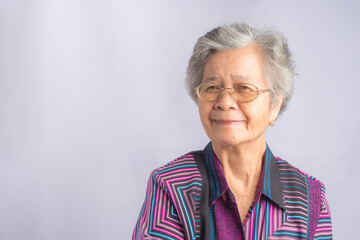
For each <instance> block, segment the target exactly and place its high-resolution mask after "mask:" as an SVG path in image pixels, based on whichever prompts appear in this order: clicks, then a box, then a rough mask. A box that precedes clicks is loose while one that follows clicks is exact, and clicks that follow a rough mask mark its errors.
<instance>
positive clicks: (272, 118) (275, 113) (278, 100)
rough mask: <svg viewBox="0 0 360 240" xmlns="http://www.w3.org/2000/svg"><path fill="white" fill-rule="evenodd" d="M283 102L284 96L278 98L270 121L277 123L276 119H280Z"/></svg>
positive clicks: (272, 108)
mask: <svg viewBox="0 0 360 240" xmlns="http://www.w3.org/2000/svg"><path fill="white" fill-rule="evenodd" d="M283 100H284V98H283V96H278V97H277V98H276V102H275V103H273V104H272V106H271V110H270V121H275V119H276V118H277V117H278V115H279V111H280V109H281V105H282V102H283Z"/></svg>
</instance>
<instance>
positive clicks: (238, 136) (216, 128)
mask: <svg viewBox="0 0 360 240" xmlns="http://www.w3.org/2000/svg"><path fill="white" fill-rule="evenodd" d="M262 57H263V56H262V53H261V52H260V51H259V50H258V49H257V47H256V46H255V45H249V46H246V47H243V48H239V49H235V50H229V51H222V52H216V53H214V54H213V55H212V56H211V57H210V58H209V60H208V61H207V62H206V64H205V66H204V74H203V79H202V82H205V81H209V82H216V83H219V84H221V85H222V86H223V87H224V88H231V87H232V86H233V85H234V84H235V83H240V82H242V83H251V84H253V85H255V86H256V87H258V88H260V89H267V88H268V87H269V86H268V84H267V82H266V80H265V77H264V69H263V68H264V67H263V59H262ZM281 102H282V99H279V101H278V102H277V104H275V106H273V107H271V105H270V94H269V92H265V93H262V94H260V95H258V96H257V98H256V99H255V100H253V101H251V102H246V103H241V102H237V101H236V100H235V99H234V98H233V97H232V96H231V94H230V92H229V91H226V92H225V94H224V95H223V96H222V98H220V99H219V100H218V101H216V102H206V101H203V100H201V99H200V98H198V107H199V113H200V119H201V123H202V125H203V127H204V129H205V132H206V134H207V135H208V137H209V138H210V140H211V141H212V142H213V143H214V144H220V145H223V146H237V145H239V144H242V143H249V142H252V141H257V140H262V139H264V132H265V130H266V129H267V127H268V124H269V122H270V121H271V120H274V119H275V118H276V117H277V114H278V112H279V110H280V106H281Z"/></svg>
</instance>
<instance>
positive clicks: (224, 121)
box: [213, 119, 244, 125]
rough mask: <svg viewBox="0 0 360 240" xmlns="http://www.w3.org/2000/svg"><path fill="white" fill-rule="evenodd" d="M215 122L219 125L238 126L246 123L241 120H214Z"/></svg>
mask: <svg viewBox="0 0 360 240" xmlns="http://www.w3.org/2000/svg"><path fill="white" fill-rule="evenodd" d="M213 121H214V122H215V123H216V124H219V125H236V124H240V123H242V122H244V121H241V120H230V119H213Z"/></svg>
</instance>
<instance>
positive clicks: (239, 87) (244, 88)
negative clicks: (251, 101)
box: [234, 85, 252, 92]
mask: <svg viewBox="0 0 360 240" xmlns="http://www.w3.org/2000/svg"><path fill="white" fill-rule="evenodd" d="M234 89H235V91H242V92H243V91H252V89H251V88H250V87H249V86H246V85H236V86H234Z"/></svg>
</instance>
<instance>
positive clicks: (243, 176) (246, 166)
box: [212, 137, 266, 189]
mask: <svg viewBox="0 0 360 240" xmlns="http://www.w3.org/2000/svg"><path fill="white" fill-rule="evenodd" d="M212 146H213V150H214V152H215V154H216V156H217V157H218V158H219V160H220V162H221V164H222V169H223V171H224V175H225V178H226V180H227V181H228V183H229V186H230V188H231V185H234V184H236V185H237V186H238V187H242V188H245V189H248V188H253V187H254V186H255V187H256V186H257V184H258V182H259V179H260V175H261V170H262V159H263V156H264V153H265V151H266V142H265V138H264V137H263V138H260V139H257V140H256V141H252V142H248V143H243V144H239V145H237V146H230V147H229V146H222V145H218V144H216V143H213V144H212Z"/></svg>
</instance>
